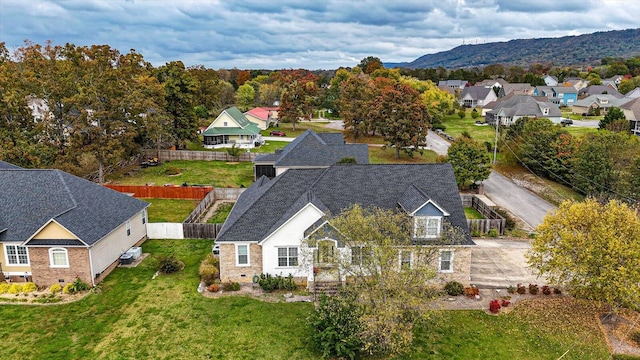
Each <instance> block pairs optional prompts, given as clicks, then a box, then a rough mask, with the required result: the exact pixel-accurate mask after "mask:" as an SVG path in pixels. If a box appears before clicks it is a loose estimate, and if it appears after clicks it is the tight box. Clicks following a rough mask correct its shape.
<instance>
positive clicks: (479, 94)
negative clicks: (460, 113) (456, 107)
mask: <svg viewBox="0 0 640 360" xmlns="http://www.w3.org/2000/svg"><path fill="white" fill-rule="evenodd" d="M497 99H498V96H497V95H496V93H495V91H493V88H490V87H484V86H468V87H466V88H464V90H462V94H460V100H459V103H460V105H461V106H466V107H470V108H474V107H476V106H479V107H483V106H484V105H486V104H488V103H490V102H492V101H495V100H497Z"/></svg>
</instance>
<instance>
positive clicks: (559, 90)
mask: <svg viewBox="0 0 640 360" xmlns="http://www.w3.org/2000/svg"><path fill="white" fill-rule="evenodd" d="M533 96H544V97H546V98H547V101H548V102H550V103H553V104H556V105H565V106H571V105H573V104H574V103H575V102H576V101H578V91H577V90H576V89H575V88H574V87H573V86H536V88H535V90H534V91H533Z"/></svg>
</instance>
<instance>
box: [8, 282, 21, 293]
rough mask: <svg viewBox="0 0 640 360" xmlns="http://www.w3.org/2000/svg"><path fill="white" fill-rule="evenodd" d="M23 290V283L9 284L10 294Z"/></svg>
mask: <svg viewBox="0 0 640 360" xmlns="http://www.w3.org/2000/svg"><path fill="white" fill-rule="evenodd" d="M21 292H22V284H16V283H13V284H11V285H10V286H9V290H7V293H9V294H20V293H21Z"/></svg>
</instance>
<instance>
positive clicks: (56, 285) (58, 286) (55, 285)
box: [49, 284, 62, 294]
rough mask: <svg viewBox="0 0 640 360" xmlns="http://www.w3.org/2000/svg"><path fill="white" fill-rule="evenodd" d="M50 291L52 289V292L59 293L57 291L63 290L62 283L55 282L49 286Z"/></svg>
mask: <svg viewBox="0 0 640 360" xmlns="http://www.w3.org/2000/svg"><path fill="white" fill-rule="evenodd" d="M49 291H50V292H51V293H52V294H57V293H59V292H60V291H62V285H60V284H53V285H51V286H50V287H49Z"/></svg>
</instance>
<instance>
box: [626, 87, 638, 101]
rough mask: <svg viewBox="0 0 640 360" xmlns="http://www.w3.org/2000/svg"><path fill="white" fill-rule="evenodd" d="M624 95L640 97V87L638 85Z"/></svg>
mask: <svg viewBox="0 0 640 360" xmlns="http://www.w3.org/2000/svg"><path fill="white" fill-rule="evenodd" d="M624 97H627V98H630V99H635V98H639V97H640V87H637V88H635V89H633V90H631V91H629V92H628V93H626V94H625V95H624Z"/></svg>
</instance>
